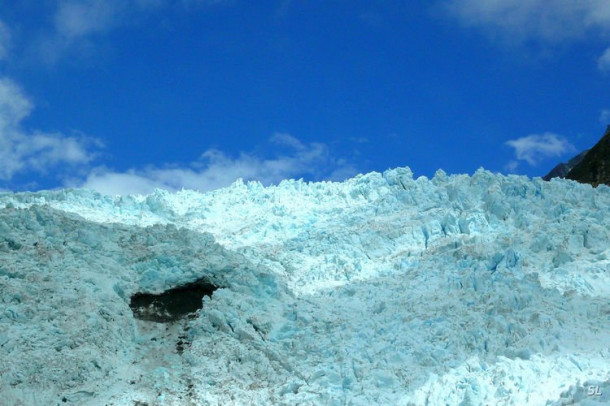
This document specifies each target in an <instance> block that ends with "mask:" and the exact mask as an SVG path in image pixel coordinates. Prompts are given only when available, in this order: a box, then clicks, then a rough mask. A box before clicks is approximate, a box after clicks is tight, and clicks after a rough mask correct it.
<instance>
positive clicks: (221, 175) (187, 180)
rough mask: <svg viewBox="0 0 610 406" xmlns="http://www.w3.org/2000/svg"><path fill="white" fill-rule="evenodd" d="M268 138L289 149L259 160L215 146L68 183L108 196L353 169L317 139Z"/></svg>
mask: <svg viewBox="0 0 610 406" xmlns="http://www.w3.org/2000/svg"><path fill="white" fill-rule="evenodd" d="M270 141H271V142H272V143H275V144H281V145H285V146H288V147H290V149H291V151H290V153H288V154H284V155H280V156H278V157H275V158H262V157H259V156H256V155H254V154H249V153H245V152H242V153H240V154H238V156H236V157H231V156H229V155H227V154H225V153H224V152H222V151H219V150H217V149H210V150H207V151H206V152H204V153H203V154H202V155H201V157H200V159H199V160H197V161H196V162H193V163H191V164H190V165H188V166H186V167H180V166H175V165H174V166H166V167H162V168H159V167H154V166H150V167H147V168H143V169H130V170H128V171H126V172H115V171H111V170H108V169H107V168H97V169H95V170H94V171H92V172H91V174H90V175H89V176H88V177H87V179H86V180H85V181H84V182H82V183H80V184H78V183H76V184H73V185H72V186H82V187H85V188H90V189H94V190H97V191H98V192H100V193H103V194H109V195H117V194H120V195H123V194H147V193H150V192H152V191H153V190H154V189H155V188H160V189H167V190H171V191H174V190H179V189H182V188H186V189H195V190H200V191H208V190H213V189H218V188H221V187H225V186H228V185H230V184H231V183H233V182H234V181H235V180H237V179H238V178H242V179H244V180H246V181H248V180H257V181H260V182H261V183H262V184H264V185H269V184H276V183H279V182H280V181H282V180H283V179H288V178H294V177H302V176H306V175H309V176H311V177H313V178H315V179H328V180H343V179H345V178H347V177H349V176H353V175H356V174H357V171H356V169H355V168H354V167H353V166H352V165H351V164H349V163H348V162H347V161H346V160H344V159H335V158H333V157H332V156H331V154H330V151H329V149H328V147H327V146H326V145H325V144H323V143H316V142H312V143H307V144H306V143H303V142H302V141H300V140H298V139H297V138H295V137H293V136H292V135H290V134H275V135H274V136H273V137H271V138H270Z"/></svg>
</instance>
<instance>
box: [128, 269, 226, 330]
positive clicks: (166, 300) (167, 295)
mask: <svg viewBox="0 0 610 406" xmlns="http://www.w3.org/2000/svg"><path fill="white" fill-rule="evenodd" d="M216 289H218V287H217V286H216V285H214V284H213V283H211V282H210V281H208V280H207V279H205V278H202V279H198V280H196V281H195V282H191V283H188V284H185V285H181V286H177V287H175V288H171V289H168V290H166V291H165V292H162V293H158V294H153V293H144V292H139V293H136V294H134V295H133V296H132V297H131V302H130V304H129V307H131V310H132V311H133V314H134V317H135V318H137V319H140V320H145V321H153V322H157V323H169V322H173V321H176V320H178V319H181V318H182V317H184V316H186V315H188V314H191V313H194V312H196V311H197V310H199V309H201V308H202V306H203V296H212V294H213V293H214V291H215V290H216Z"/></svg>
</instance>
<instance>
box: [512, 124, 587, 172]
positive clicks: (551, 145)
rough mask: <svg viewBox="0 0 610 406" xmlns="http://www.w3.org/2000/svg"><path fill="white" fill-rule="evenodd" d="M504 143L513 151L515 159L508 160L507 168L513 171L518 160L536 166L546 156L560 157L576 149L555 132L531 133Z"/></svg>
mask: <svg viewBox="0 0 610 406" xmlns="http://www.w3.org/2000/svg"><path fill="white" fill-rule="evenodd" d="M506 145H508V146H509V147H511V148H513V149H514V150H515V151H514V152H515V158H516V160H514V161H511V162H509V164H508V165H507V169H509V170H511V171H514V170H515V169H516V168H517V165H518V161H525V162H527V163H528V164H529V165H531V166H536V165H537V164H538V163H539V162H541V161H542V160H544V159H546V158H552V157H560V156H562V155H563V154H565V153H567V152H573V151H576V148H574V146H573V145H572V144H570V142H569V141H568V140H567V139H566V138H565V137H562V136H560V135H557V134H552V133H544V134H541V135H538V134H532V135H528V136H526V137H521V138H517V139H514V140H509V141H506Z"/></svg>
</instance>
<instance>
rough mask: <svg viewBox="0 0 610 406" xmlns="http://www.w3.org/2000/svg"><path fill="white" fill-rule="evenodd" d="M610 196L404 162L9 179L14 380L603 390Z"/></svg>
mask: <svg viewBox="0 0 610 406" xmlns="http://www.w3.org/2000/svg"><path fill="white" fill-rule="evenodd" d="M609 208H610V188H609V187H607V186H605V185H600V186H598V187H597V188H592V187H591V186H590V185H584V184H579V183H577V182H573V181H569V180H563V179H556V180H553V181H552V182H544V181H542V180H541V179H533V180H532V179H528V178H526V177H520V176H514V175H511V176H502V175H495V174H492V173H490V172H488V171H485V170H479V171H477V172H476V173H475V174H474V175H472V176H467V175H452V176H448V175H447V174H446V173H444V172H443V171H438V172H437V173H436V175H435V176H434V177H433V178H432V179H427V178H425V177H420V178H417V179H414V178H413V174H412V172H411V171H410V170H409V169H408V168H397V169H393V170H389V171H386V172H384V173H369V174H366V175H359V176H357V177H355V178H353V179H349V180H347V181H345V182H342V183H332V182H321V183H305V182H302V181H295V180H287V181H284V182H282V183H281V184H280V185H278V186H273V187H267V188H265V187H263V186H262V185H260V184H259V183H256V182H250V183H244V182H241V181H238V182H236V183H235V184H233V185H232V186H230V187H229V188H226V189H221V190H217V191H213V192H210V193H206V194H201V193H197V192H193V191H181V192H178V193H168V192H165V191H162V190H157V191H155V192H154V193H153V194H151V195H148V196H117V197H110V196H102V195H100V194H97V193H94V192H91V191H86V190H62V191H53V192H38V193H20V194H11V193H4V194H0V373H1V374H0V393H1V394H2V399H3V401H8V404H15V405H19V404H21V405H29V404H72V405H99V404H109V405H130V406H131V405H134V404H148V405H184V404H197V405H198V404H212V405H215V404H280V405H282V404H285V405H292V404H396V405H419V404H507V405H508V404H557V405H560V404H566V403H570V402H574V403H576V402H581V403H582V404H585V403H583V402H589V404H595V403H593V402H597V403H603V402H607V401H608V397H609V396H610V392H608V391H610V389H609V388H610V344H609V343H610V318H609V317H610V304H609V303H610V301H609V298H610V231H609V230H610V218H608V216H607V213H608V210H609ZM208 284H209V286H214V287H218V289H216V290H214V291H213V292H212V291H211V290H212V289H210V290H207V288H204V287H205V286H208ZM191 288H192V290H191ZM181 289H187V290H189V292H191V293H193V294H194V295H193V296H190V295H189V297H190V299H191V300H188V301H187V303H182V304H180V303H177V302H176V301H174V300H173V296H172V294H173V293H175V292H179V291H180V290H181ZM195 293H196V294H195ZM199 294H201V295H199ZM134 298H137V300H134ZM130 305H131V306H130ZM166 305H167V306H166ZM183 305H184V306H183ZM175 306H177V307H175ZM170 307H171V308H170ZM133 310H135V314H134V311H133ZM142 314H144V316H145V317H141V318H138V317H136V316H138V315H142ZM157 315H161V316H162V317H161V316H160V317H161V318H162V320H161V319H159V318H157V317H156V316H157ZM149 316H150V317H149Z"/></svg>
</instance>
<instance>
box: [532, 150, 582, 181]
mask: <svg viewBox="0 0 610 406" xmlns="http://www.w3.org/2000/svg"><path fill="white" fill-rule="evenodd" d="M587 152H589V150H588V149H585V150H584V151H582V152H581V153H580V154H578V155H576V156H575V157H574V158H572V159H570V160H569V161H568V162H562V163H560V164H559V165H557V166H556V167H554V168H553V169H552V170H551V171H550V172H549V173H547V174H546V175H545V176H543V177H542V179H544V180H551V179H553V178H565V177H566V175H567V174H568V173H570V171H571V170H572V168H574V167H575V166H576V165H578V164H579V163H581V162H582V160H583V158H584V157H585V155H587Z"/></svg>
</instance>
